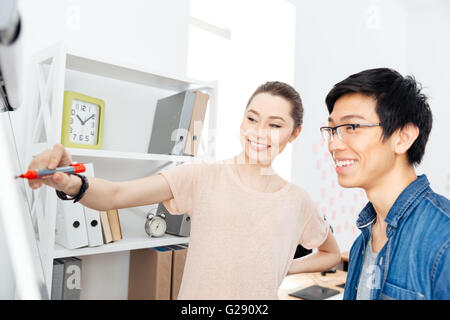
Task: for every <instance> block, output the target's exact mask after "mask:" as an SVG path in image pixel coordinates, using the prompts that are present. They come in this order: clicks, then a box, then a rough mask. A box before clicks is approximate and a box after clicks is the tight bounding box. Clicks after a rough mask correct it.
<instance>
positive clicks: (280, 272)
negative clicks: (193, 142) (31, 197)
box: [29, 82, 340, 299]
mask: <svg viewBox="0 0 450 320" xmlns="http://www.w3.org/2000/svg"><path fill="white" fill-rule="evenodd" d="M302 117H303V107H302V103H301V99H300V96H299V94H298V93H297V92H296V91H295V89H294V88H292V87H291V86H289V85H287V84H285V83H281V82H268V83H266V84H264V85H262V86H260V87H259V88H258V89H257V90H256V91H255V93H254V94H253V95H252V96H251V98H250V100H249V102H248V104H247V107H246V110H245V113H244V118H243V120H242V124H241V134H240V138H241V144H242V147H243V151H242V152H241V153H240V154H239V155H237V156H236V157H234V158H232V159H227V160H224V161H220V162H215V163H201V162H195V163H188V164H183V165H180V166H177V167H174V168H171V169H168V170H165V171H162V172H160V173H159V174H158V175H155V176H150V177H146V178H142V179H136V180H131V181H125V182H111V181H107V180H104V179H100V178H89V179H88V184H89V188H88V189H87V191H86V192H85V193H84V195H83V197H82V198H81V200H80V203H81V204H83V205H85V206H87V207H89V208H92V209H95V210H108V209H113V208H116V209H117V208H118V209H120V208H128V207H135V206H143V205H149V204H155V203H159V202H163V203H164V205H165V206H166V207H167V209H168V210H169V211H170V212H171V213H173V214H183V213H188V214H189V215H190V216H191V234H190V243H189V250H188V255H187V259H186V265H185V269H184V274H183V280H182V284H181V288H180V292H179V296H178V298H179V299H278V294H277V293H278V289H279V286H280V284H281V282H282V281H283V279H284V277H285V276H286V274H288V273H297V272H314V271H324V270H328V269H329V268H331V267H333V266H335V265H336V264H337V263H338V262H339V260H340V253H339V248H338V246H337V244H336V241H335V239H334V237H333V235H332V233H331V232H329V226H328V224H327V223H326V222H325V221H324V220H323V218H322V217H321V216H320V214H319V213H318V212H317V210H316V209H315V206H314V204H313V201H312V200H311V198H310V197H309V196H308V194H307V193H306V192H305V191H304V190H303V189H301V188H300V187H298V186H296V185H294V184H292V183H290V182H287V181H285V180H283V179H282V178H281V177H279V176H278V175H277V174H276V173H275V172H274V171H273V170H272V167H271V163H272V161H273V160H274V158H275V157H276V156H277V155H278V154H279V153H281V152H282V151H283V149H284V148H285V147H286V145H287V144H288V143H291V142H292V141H294V139H295V138H296V137H297V136H298V135H299V133H300V131H301V124H302ZM71 162H72V160H71V156H70V155H69V154H68V152H67V151H66V150H65V149H64V147H63V146H62V145H60V144H57V145H55V146H54V148H53V150H47V151H44V152H43V153H42V154H40V155H39V156H37V157H35V158H34V159H33V161H32V162H31V164H30V166H29V169H42V168H49V169H53V168H55V167H57V166H64V165H68V164H69V163H71ZM29 184H30V187H31V188H39V187H40V186H41V185H42V184H46V185H48V186H50V187H53V188H55V189H56V190H59V191H62V192H64V193H66V194H67V195H70V196H76V195H77V194H78V193H79V191H80V188H81V184H82V181H81V179H80V178H79V177H77V176H75V175H67V174H65V173H55V174H54V175H53V176H51V177H49V178H47V179H40V180H31V181H30V182H29ZM298 244H301V245H302V246H303V247H305V248H317V249H318V250H317V251H316V252H315V253H313V254H310V255H307V256H305V257H302V258H298V259H295V260H293V257H294V253H295V250H296V248H297V245H298Z"/></svg>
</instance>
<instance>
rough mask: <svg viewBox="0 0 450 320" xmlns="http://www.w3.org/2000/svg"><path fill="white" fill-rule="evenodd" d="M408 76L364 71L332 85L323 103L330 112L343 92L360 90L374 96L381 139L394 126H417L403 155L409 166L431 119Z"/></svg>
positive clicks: (418, 87) (419, 150) (420, 148)
mask: <svg viewBox="0 0 450 320" xmlns="http://www.w3.org/2000/svg"><path fill="white" fill-rule="evenodd" d="M421 90H422V87H421V85H420V84H419V83H417V82H416V80H415V79H414V78H413V77H412V76H406V77H403V76H402V75H401V74H400V73H398V72H397V71H395V70H393V69H388V68H377V69H369V70H364V71H361V72H359V73H356V74H353V75H351V76H349V77H348V78H347V79H344V80H342V81H341V82H339V83H337V84H335V85H334V87H333V88H332V89H331V91H330V92H329V93H328V95H327V97H326V99H325V102H326V104H327V108H328V112H329V113H331V112H332V111H333V108H334V104H335V102H336V101H337V100H338V99H339V98H340V97H342V96H343V95H346V94H350V93H361V94H364V95H367V96H369V97H373V98H375V99H376V101H377V104H376V113H377V115H378V117H379V118H380V122H381V126H382V128H383V141H384V140H385V139H387V138H389V137H390V136H391V135H392V134H393V133H394V132H395V131H396V130H397V129H399V128H403V127H404V126H405V125H406V124H408V123H412V124H413V125H415V126H416V127H417V128H419V136H418V137H417V139H416V141H414V143H413V144H412V146H411V147H410V148H409V150H408V152H407V155H408V161H409V163H410V164H411V165H416V164H420V162H421V161H422V158H423V155H424V153H425V145H426V144H427V141H428V136H429V135H430V131H431V127H432V123H433V118H432V114H431V110H430V106H429V105H428V101H427V100H428V98H427V97H426V96H425V95H424V94H423V93H421Z"/></svg>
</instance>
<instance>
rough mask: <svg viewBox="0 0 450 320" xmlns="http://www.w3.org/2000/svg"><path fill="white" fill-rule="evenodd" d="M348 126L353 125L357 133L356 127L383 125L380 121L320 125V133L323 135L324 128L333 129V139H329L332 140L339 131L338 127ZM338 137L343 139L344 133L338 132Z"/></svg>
mask: <svg viewBox="0 0 450 320" xmlns="http://www.w3.org/2000/svg"><path fill="white" fill-rule="evenodd" d="M348 126H351V127H352V129H353V133H355V130H356V128H365V127H369V128H370V127H378V126H381V122H379V123H364V124H361V123H344V124H340V125H338V126H335V127H320V133H321V134H322V136H323V132H324V129H326V130H331V139H329V140H330V141H332V140H333V137H334V135H335V133H337V129H338V128H340V127H348ZM328 132H329V131H328ZM338 138H339V139H340V140H342V135H339V134H338Z"/></svg>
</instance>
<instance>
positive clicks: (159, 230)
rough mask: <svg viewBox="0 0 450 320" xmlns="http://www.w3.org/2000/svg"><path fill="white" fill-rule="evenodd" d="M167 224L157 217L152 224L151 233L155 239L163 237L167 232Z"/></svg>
mask: <svg viewBox="0 0 450 320" xmlns="http://www.w3.org/2000/svg"><path fill="white" fill-rule="evenodd" d="M166 228H167V224H166V221H165V220H164V219H162V218H161V217H155V218H154V220H153V221H152V223H151V224H150V232H151V234H152V235H153V236H155V237H161V236H162V235H163V234H164V233H165V232H166Z"/></svg>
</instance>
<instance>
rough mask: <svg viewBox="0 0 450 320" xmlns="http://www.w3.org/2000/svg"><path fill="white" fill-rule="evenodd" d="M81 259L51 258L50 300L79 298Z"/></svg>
mask: <svg viewBox="0 0 450 320" xmlns="http://www.w3.org/2000/svg"><path fill="white" fill-rule="evenodd" d="M80 292H81V259H79V258H75V257H69V258H62V259H55V260H53V276H52V292H51V299H52V300H80Z"/></svg>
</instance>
